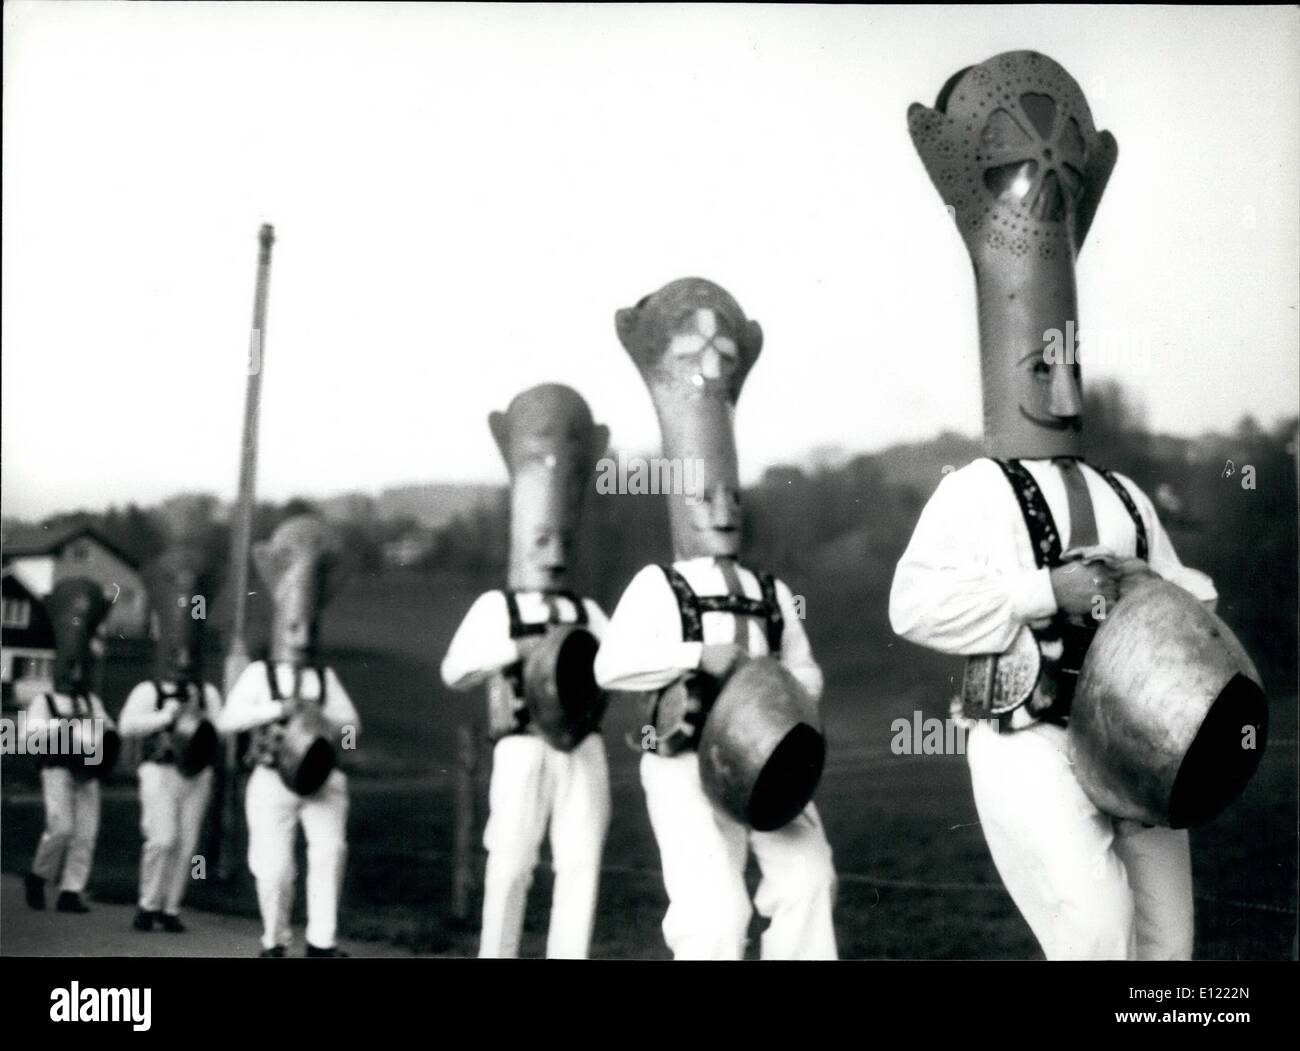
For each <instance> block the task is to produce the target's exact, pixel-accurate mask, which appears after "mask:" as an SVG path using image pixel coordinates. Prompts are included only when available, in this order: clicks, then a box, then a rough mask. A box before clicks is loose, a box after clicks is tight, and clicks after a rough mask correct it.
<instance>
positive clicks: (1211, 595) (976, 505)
mask: <svg viewBox="0 0 1300 1051" xmlns="http://www.w3.org/2000/svg"><path fill="white" fill-rule="evenodd" d="M1020 462H1021V463H1022V464H1023V465H1024V467H1025V468H1026V469H1027V470H1028V471H1029V473H1030V474H1031V475H1032V476H1033V478H1034V481H1036V482H1037V483H1038V486H1039V488H1040V490H1041V491H1042V494H1043V499H1044V500H1045V501H1046V502H1047V506H1048V509H1049V510H1050V511H1051V513H1052V518H1053V519H1054V520H1055V522H1056V528H1057V531H1058V532H1059V534H1060V537H1061V548H1062V550H1067V551H1068V550H1069V548H1070V509H1069V497H1068V496H1067V494H1066V489H1065V481H1064V479H1063V478H1062V476H1061V470H1060V468H1059V467H1057V466H1056V465H1055V464H1054V463H1052V461H1051V460H1021V461H1020ZM1082 473H1083V477H1084V478H1085V479H1086V481H1087V484H1088V495H1089V496H1090V497H1091V498H1092V506H1093V514H1094V517H1095V518H1096V522H1097V537H1098V541H1099V543H1100V544H1101V546H1103V547H1106V548H1109V549H1110V550H1111V551H1112V552H1113V553H1114V554H1116V555H1118V556H1120V557H1129V558H1131V557H1134V556H1135V555H1136V553H1137V530H1136V529H1135V528H1134V526H1133V520H1132V518H1130V517H1129V513H1128V510H1127V509H1126V508H1125V507H1124V504H1123V502H1122V501H1121V500H1120V498H1119V497H1118V496H1117V495H1116V493H1115V491H1114V490H1113V489H1111V487H1110V485H1109V483H1108V482H1107V481H1106V479H1105V478H1103V477H1102V476H1101V475H1100V474H1098V473H1097V471H1096V470H1095V469H1094V468H1092V467H1090V466H1087V465H1086V464H1085V465H1083V466H1082ZM1116 477H1117V478H1118V479H1119V481H1120V483H1121V484H1122V485H1123V486H1124V488H1125V489H1127V490H1128V492H1129V495H1130V496H1131V497H1132V498H1133V502H1134V503H1135V504H1136V505H1137V508H1138V513H1139V514H1140V515H1141V516H1142V521H1143V523H1144V524H1145V526H1146V533H1147V545H1148V553H1147V562H1148V564H1149V565H1150V567H1151V569H1152V571H1153V572H1155V573H1156V574H1158V575H1159V576H1161V577H1163V578H1164V579H1165V580H1168V581H1171V582H1172V583H1174V584H1177V585H1178V586H1179V587H1181V588H1183V589H1184V590H1186V591H1188V592H1190V593H1191V594H1192V595H1193V596H1194V597H1195V598H1197V599H1199V600H1200V601H1202V602H1204V603H1206V604H1208V605H1211V606H1212V604H1213V603H1214V601H1215V600H1216V599H1217V598H1218V593H1217V592H1216V591H1215V589H1214V584H1213V582H1211V580H1210V578H1209V577H1207V576H1206V575H1205V574H1204V573H1200V572H1198V571H1197V570H1194V569H1189V568H1188V567H1186V566H1184V565H1183V564H1182V563H1181V562H1180V561H1179V560H1178V555H1177V553H1176V552H1175V551H1174V545H1173V543H1172V542H1171V541H1170V539H1169V534H1168V533H1166V532H1165V529H1164V526H1162V525H1161V524H1160V519H1159V518H1158V517H1157V516H1156V512H1155V508H1154V507H1153V506H1152V504H1151V501H1150V500H1149V499H1148V498H1147V496H1146V494H1145V493H1144V492H1142V490H1141V489H1139V488H1138V487H1137V486H1136V485H1135V484H1134V483H1133V482H1132V481H1131V480H1129V479H1128V478H1125V477H1124V476H1123V475H1120V474H1116ZM1049 572H1050V571H1049V570H1048V569H1046V568H1044V569H1038V568H1037V567H1036V566H1035V564H1034V554H1033V550H1032V548H1031V546H1030V539H1029V529H1028V527H1027V526H1026V525H1025V521H1024V516H1023V515H1022V513H1021V510H1020V504H1019V502H1018V501H1017V500H1016V495H1015V491H1014V490H1013V489H1012V488H1011V483H1010V482H1009V481H1008V480H1007V477H1006V475H1004V474H1003V473H1002V469H1001V468H1000V467H999V466H998V465H997V464H996V463H994V462H993V461H992V460H988V459H980V460H975V461H974V462H973V463H970V464H967V465H966V466H965V467H963V468H962V469H961V470H959V471H954V472H953V473H951V474H949V475H947V476H945V477H944V479H943V480H942V481H941V482H940V483H939V487H938V489H936V490H935V493H934V495H933V496H932V497H930V501H929V503H927V504H926V505H925V509H924V510H923V511H922V512H921V517H920V520H919V521H918V522H917V524H916V530H915V532H913V534H912V539H911V542H910V543H909V544H908V545H907V550H906V551H905V552H904V553H903V557H902V558H901V559H900V560H899V563H898V568H897V569H896V570H895V572H894V583H893V587H892V589H891V590H890V594H889V622H890V624H891V625H892V626H893V629H894V631H895V632H897V633H898V634H899V635H902V636H903V637H904V638H906V639H909V640H910V641H912V642H916V643H919V644H921V645H923V646H928V647H929V648H931V649H935V650H939V651H940V652H943V653H956V654H966V655H970V654H978V653H1002V652H1004V651H1005V650H1006V649H1007V648H1008V647H1009V646H1010V645H1011V642H1012V640H1013V639H1014V638H1015V636H1016V633H1017V632H1018V631H1019V630H1020V628H1021V627H1022V626H1023V625H1025V624H1028V625H1030V627H1033V628H1038V627H1043V626H1044V625H1045V624H1046V623H1047V621H1048V620H1049V619H1050V618H1051V617H1052V616H1053V615H1054V614H1055V613H1056V612H1057V605H1056V597H1055V595H1054V594H1053V592H1052V582H1051V578H1050V576H1049Z"/></svg>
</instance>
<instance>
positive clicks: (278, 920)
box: [244, 766, 348, 949]
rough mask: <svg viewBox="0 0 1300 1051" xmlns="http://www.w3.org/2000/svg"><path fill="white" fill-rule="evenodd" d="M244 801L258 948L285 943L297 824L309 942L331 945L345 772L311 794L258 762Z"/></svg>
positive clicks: (343, 833)
mask: <svg viewBox="0 0 1300 1051" xmlns="http://www.w3.org/2000/svg"><path fill="white" fill-rule="evenodd" d="M244 802H245V811H246V814H247V819H248V867H249V869H250V870H251V871H252V873H253V877H254V878H255V879H256V880H257V906H258V909H259V910H260V911H261V913H262V946H263V947H264V948H267V949H270V948H272V947H274V946H276V945H284V946H288V945H289V941H290V937H291V935H290V931H289V917H290V915H291V914H292V912H293V891H294V880H295V879H296V878H297V876H298V872H297V868H296V867H295V865H294V860H293V848H294V841H295V840H296V839H297V838H298V825H299V824H300V823H301V825H302V830H303V834H304V835H306V837H307V941H308V942H309V943H310V944H311V945H314V946H316V948H318V949H332V948H334V943H335V938H336V936H337V931H338V909H339V894H340V892H341V891H342V889H343V868H344V865H345V864H346V862H347V850H348V847H347V824H348V779H347V775H345V774H344V773H343V771H342V770H334V771H333V772H332V773H331V774H330V776H329V777H328V778H327V779H326V781H325V784H323V785H322V786H321V787H320V790H319V791H317V792H316V794H315V795H311V796H300V795H298V794H297V793H295V792H292V791H290V790H289V789H288V788H286V787H285V784H284V782H283V781H281V780H280V775H279V774H278V773H276V772H275V770H274V769H273V768H271V767H269V766H259V767H257V769H256V770H254V771H253V772H252V773H251V774H250V775H249V778H248V789H247V791H246V792H245V799H244Z"/></svg>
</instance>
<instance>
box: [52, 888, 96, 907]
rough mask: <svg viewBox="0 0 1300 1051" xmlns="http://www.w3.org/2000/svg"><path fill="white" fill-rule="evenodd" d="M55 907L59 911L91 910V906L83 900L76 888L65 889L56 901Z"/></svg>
mask: <svg viewBox="0 0 1300 1051" xmlns="http://www.w3.org/2000/svg"><path fill="white" fill-rule="evenodd" d="M54 907H55V908H56V909H57V910H58V911H59V912H89V911H90V908H89V907H88V906H87V905H86V903H85V902H84V901H82V900H81V895H80V894H78V893H77V892H76V891H75V890H65V891H63V892H62V893H60V894H59V900H58V901H56V902H55V903H54Z"/></svg>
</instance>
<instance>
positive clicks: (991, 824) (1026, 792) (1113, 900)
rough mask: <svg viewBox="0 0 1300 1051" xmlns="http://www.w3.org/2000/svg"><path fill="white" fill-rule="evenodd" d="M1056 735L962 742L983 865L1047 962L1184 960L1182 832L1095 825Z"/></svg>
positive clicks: (1188, 894) (1186, 859)
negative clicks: (983, 846) (992, 870)
mask: <svg viewBox="0 0 1300 1051" xmlns="http://www.w3.org/2000/svg"><path fill="white" fill-rule="evenodd" d="M1066 738H1067V734H1066V731H1065V730H1064V729H1063V728H1061V727H1059V726H1053V725H1050V724H1040V725H1038V726H1035V727H1032V728H1030V729H1027V730H1019V731H1017V732H1015V733H1012V734H999V733H998V732H997V731H996V730H994V729H991V728H990V727H989V726H987V725H986V724H984V723H980V724H978V725H977V726H976V728H975V729H974V730H972V731H971V733H970V735H969V737H968V738H967V744H966V752H967V758H968V760H969V762H970V772H971V784H972V787H973V788H974V791H975V807H976V809H977V810H978V811H979V817H980V823H981V825H982V826H983V829H984V838H985V840H986V841H987V842H988V846H989V852H990V853H991V854H992V855H993V863H994V864H995V865H996V866H997V869H998V873H999V875H1001V877H1002V882H1003V883H1004V884H1005V885H1006V888H1007V892H1008V893H1009V894H1010V895H1011V899H1012V901H1014V902H1015V903H1016V907H1017V908H1018V909H1019V910H1020V913H1021V915H1022V916H1024V918H1025V921H1026V922H1027V923H1028V924H1029V927H1030V929H1031V930H1032V931H1033V932H1034V937H1036V938H1037V939H1038V942H1039V944H1040V945H1041V946H1042V947H1043V952H1044V953H1045V954H1046V955H1047V958H1048V959H1049V960H1190V959H1191V958H1192V933H1193V927H1192V862H1191V852H1190V849H1189V845H1188V837H1187V832H1186V831H1185V830H1184V831H1178V830H1175V829H1169V828H1144V827H1143V826H1142V825H1141V824H1140V823H1139V822H1136V821H1126V820H1120V819H1117V818H1113V817H1110V816H1109V815H1107V814H1103V813H1102V812H1101V811H1100V810H1098V809H1097V808H1096V807H1095V806H1093V804H1092V802H1091V801H1090V800H1089V799H1088V797H1087V796H1086V795H1085V794H1084V791H1083V789H1082V788H1081V787H1080V786H1079V782H1078V781H1076V780H1075V777H1074V774H1073V772H1072V771H1071V769H1070V764H1069V758H1068V755H1067V751H1066Z"/></svg>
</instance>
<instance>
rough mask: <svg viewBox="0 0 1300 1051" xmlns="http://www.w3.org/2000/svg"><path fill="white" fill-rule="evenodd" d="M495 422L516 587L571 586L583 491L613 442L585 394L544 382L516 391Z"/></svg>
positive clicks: (547, 588) (491, 421)
mask: <svg viewBox="0 0 1300 1051" xmlns="http://www.w3.org/2000/svg"><path fill="white" fill-rule="evenodd" d="M488 426H489V427H490V428H491V430H492V437H493V438H495V439H496V443H497V447H498V448H499V449H500V450H501V455H502V457H503V458H504V459H505V462H506V467H507V469H508V470H509V472H510V565H509V569H508V574H507V585H508V586H509V587H510V588H511V589H512V590H515V591H563V590H566V589H567V586H568V579H569V568H570V564H571V562H572V558H573V544H574V535H575V533H576V532H577V528H578V521H579V515H580V514H581V511H582V502H583V495H584V493H585V491H586V488H587V484H588V482H589V480H590V479H591V476H592V473H593V472H594V470H595V467H596V461H597V460H598V459H599V458H600V457H601V456H603V455H604V453H605V449H606V447H607V446H608V444H609V428H608V427H605V426H603V425H601V424H597V423H594V422H593V421H592V417H591V410H590V409H589V408H588V407H587V403H586V402H585V401H583V399H582V395H580V394H579V393H578V392H577V391H575V390H573V389H572V388H571V387H565V386H563V385H562V384H558V383H543V384H541V385H540V386H536V387H530V388H529V389H528V390H526V391H524V392H522V393H521V394H518V395H516V396H515V398H514V400H513V401H511V402H510V406H509V408H507V409H506V411H505V412H494V413H491V414H490V415H489V416H488Z"/></svg>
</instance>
